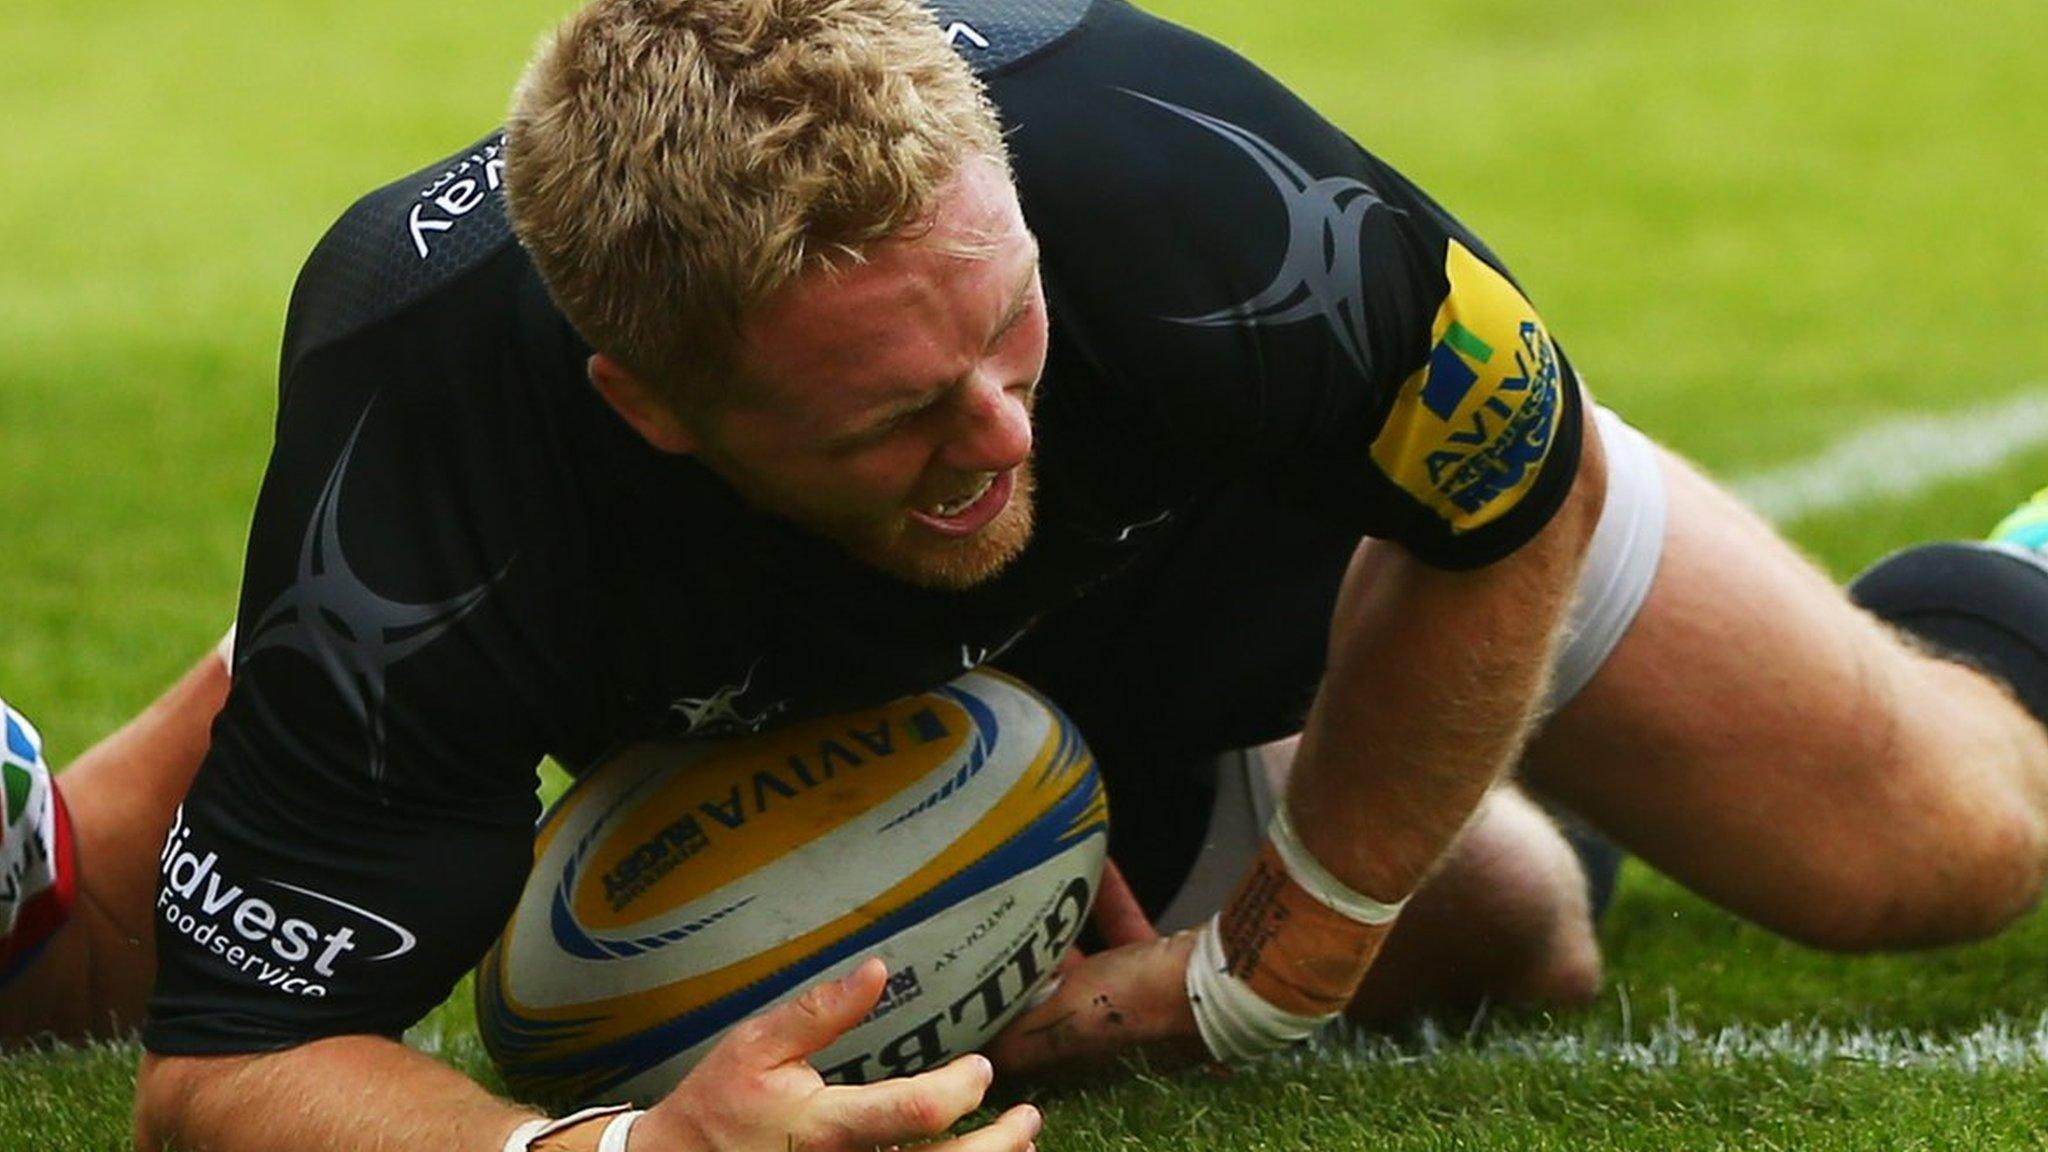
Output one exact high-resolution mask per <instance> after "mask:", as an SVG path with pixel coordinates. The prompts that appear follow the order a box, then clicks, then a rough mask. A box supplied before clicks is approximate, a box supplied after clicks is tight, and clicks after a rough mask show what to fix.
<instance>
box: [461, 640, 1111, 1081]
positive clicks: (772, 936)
mask: <svg viewBox="0 0 2048 1152" xmlns="http://www.w3.org/2000/svg"><path fill="white" fill-rule="evenodd" d="M1108 836H1109V808H1108V801H1107V798H1106V797H1105V795H1104V793H1103V789H1102V783H1101V780H1100V778H1099V777H1098V776H1097V775H1096V772H1095V763H1094V758H1093V757H1092V756H1091V755H1090V754H1089V751H1088V748H1087V745H1086V744H1084V743H1083V742H1082V740H1081V736H1080V734H1079V733H1078V732H1076V731H1075V730H1074V727H1073V725H1072V724H1071V722H1069V721H1068V720H1067V718H1066V717H1065V716H1064V715H1062V714H1061V713H1060V711H1059V710H1058V709H1057V708H1056V707H1054V706H1053V705H1052V704H1051V703H1049V702H1048V701H1046V700H1045V699H1044V698H1042V697H1040V696H1038V695H1037V694H1036V693H1034V692H1033V691H1031V690H1030V689H1029V688H1027V687H1025V686H1024V685H1023V684H1021V683H1019V682H1018V681H1016V680H1013V679H1010V678H1008V677H1005V676H1002V675H999V674H996V673H993V672H986V671H977V672H970V673H968V674H967V675H965V676H962V677H960V678H959V679H958V680H955V681H953V682H952V683H950V684H947V685H946V686H944V687H941V688H938V689H935V690H933V691H930V692H926V693H924V694H922V695H918V696H910V697H905V698H904V699H901V700H897V701H895V702H893V703H890V704H887V705H884V706H882V707H879V708H874V709H869V710H866V711H862V712H856V713H850V714H846V715H841V716H835V717H831V718H828V719H823V720H817V721H812V722H808V723H804V724H800V725H796V726H792V727H790V728H787V729H783V730H780V731H777V732H773V733H769V734H765V735H758V736H751V737H747V738H744V739H739V740H732V741H725V742H721V743H697V744H668V745H644V746H641V747H639V748H636V749H634V750H632V751H629V752H627V753H624V754H622V755H621V756H619V757H618V758H616V759H614V760H612V761H610V762H608V763H607V764H606V765H604V766H603V767H602V768H600V769H598V770H597V771H595V772H593V773H590V774H588V775H586V776H585V777H584V778H582V779H581V780H579V781H578V782H577V784H576V785H575V787H573V788H571V789H570V790H569V792H568V793H567V794H566V795H564V796H563V797H562V799H561V800H560V802H558V803H557V804H556V805H555V806H554V808H553V809H552V810H551V811H550V812H549V813H548V815H547V816H546V817H545V818H544V819H543V821H542V823H541V827H540V831H539V834H538V838H537V840H536V843H535V847H534V869H533V873H532V876H531V877H530V878H529V880H528V882H527V886H526V891H525V893H524V895H523V896H522V897H521V899H520V901H519V904H518V907H517V909H516V911H515V912H514V914H513V916H512V919H511V921H510V922H509V923H508V924H507V926H506V928H505V932H504V935H503V936H502V937H501V938H500V940H499V941H498V943H497V945H496V946H495V947H493V948H492V950H491V952H490V954H489V955H488V956H487V957H486V958H485V960H484V962H483V965H482V967H481V968H480V969H479V970H478V973H477V984H476V988H477V1023H478V1026H479V1030H480V1031H481V1032H482V1034H483V1039H484V1045H485V1047H486V1048H487V1049H488V1050H489V1051H490V1053H491V1056H492V1057H493V1058H494V1059H495V1060H496V1061H497V1063H498V1067H499V1068H500V1070H501V1071H502V1072H503V1073H504V1076H505V1080H506V1083H507V1084H508V1085H510V1086H511V1087H512V1088H513V1089H514V1090H515V1091H517V1092H519V1093H521V1094H522V1095H526V1096H528V1097H530V1098H533V1099H541V1100H547V1101H550V1102H564V1103H567V1102H577V1101H591V1100H617V1099H631V1100H635V1101H639V1102H642V1103H649V1102H652V1101H653V1100H655V1099H658V1098H659V1097H661V1096H662V1095H664V1094H666V1093H667V1092H668V1090H669V1089H670V1088H672V1087H674V1086H675V1084H676V1082H677V1081H678V1080H680V1079H681V1078H682V1076H683V1075H684V1073H686V1072H687V1071H688V1070H689V1069H690V1068H691V1067H692V1066H693V1065H694V1064H695V1063H696V1062H697V1061H698V1060H699V1059H701V1058H702V1057H703V1055H704V1054H705V1052H706V1051H708V1050H709V1049H710V1047H711V1045H712V1044H713V1043H714V1042H715V1041H716V1040H717V1039H718V1037H719V1035H720V1034H721V1033H723V1032H724V1031H725V1030H726V1029H727V1028H729V1027H731V1026H732V1025H733V1024H735V1023H737V1022H738V1021H740V1020H742V1019H744V1018H746V1017H747V1016H750V1015H752V1014H754V1013H756V1012H759V1011H761V1010H762V1009H764V1008H766V1007H768V1006H769V1005H772V1004H775V1003H778V1002H780V1001H782V1000H785V999H789V998H791V997H794V996H796V995H798V994H800V993H801V992H802V991H803V990H804V989H805V988H807V987H809V986H811V985H813V984H816V983H818V982H819V981H822V980H828V979H836V978H838V977H840V976H843V975H845V974H846V973H847V972H850V971H852V970H853V968H854V967H855V966H857V965H858V964H859V963H860V962H861V961H862V960H863V959H865V958H866V957H869V956H880V957H881V958H882V959H883V960H884V961H885V962H886V963H887V965H888V968H889V979H888V984H887V987H886V989H885V991H884V992H883V994H882V999H881V1002H880V1003H879V1004H878V1005H877V1006H876V1007H875V1009H874V1011H873V1012H871V1013H870V1014H869V1015H868V1016H867V1018H866V1019H864V1020H863V1021H861V1023H860V1024H859V1025H857V1026H856V1027H855V1028H854V1029H853V1030H852V1031H850V1032H848V1033H847V1034H846V1035H845V1036H843V1037H841V1038H840V1039H839V1041H838V1042H837V1043H835V1044H833V1045H832V1046H831V1047H830V1048H828V1049H826V1050H825V1051H824V1052H822V1053H820V1054H819V1055H817V1056H816V1057H814V1058H813V1060H812V1062H813V1063H814V1064H815V1065H816V1066H817V1068H818V1069H819V1071H820V1072H822V1073H823V1074H824V1075H825V1077H826V1078H827V1079H828V1080H833V1081H836V1082H844V1083H857V1082H865V1081H869V1080H876V1079H881V1078H884V1077H889V1076H900V1075H907V1074H910V1073H915V1072H918V1071H921V1070H923V1069H926V1068H930V1067H933V1066H935V1065H937V1064H940V1063H943V1062H944V1061H946V1060H949V1059H951V1058H952V1057H954V1056H956V1055H959V1054H961V1053H964V1052H968V1051H971V1050H973V1049H975V1048H976V1047H978V1046H979V1045H981V1044H982V1043H984V1042H986V1041H987V1040H988V1039H989V1038H990V1037H992V1036H993V1035H994V1034H995V1033H996V1032H997V1031H998V1030H1000V1029H1001V1028H1002V1026H1003V1025H1004V1024H1005V1023H1007V1022H1008V1021H1009V1020H1010V1018H1011V1017H1012V1016H1014V1015H1016V1013H1017V1012H1018V1011H1020V1010H1021V1009H1022V1007H1023V1006H1024V1004H1025V1003H1026V1002H1027V1001H1028V1000H1029V999H1030V997H1031V995H1032V993H1033V992H1034V991H1035V990H1036V989H1037V988H1038V987H1039V986H1040V985H1041V984H1042V983H1043V982H1044V981H1045V979H1046V978H1047V977H1048V976H1050V975H1051V973H1052V972H1053V969H1054V968H1055V966H1056V965H1057V964H1058V962H1059V959H1060V957H1061V955H1062V954H1063V953H1064V952H1065V950H1066V948H1067V946H1068V945H1069V944H1070V943H1071V942H1072V941H1073V939H1074V937H1075V935H1076V934H1077V933H1078V932H1079V931H1080V929H1081V926H1082V924H1083V922H1084V921H1085V919H1086V917H1087V913H1088V909H1089V907H1090V906H1091V904H1092V903H1093V901H1094V896H1095V890H1096V885H1097V883H1098V881H1099V879H1100V876H1101V871H1102V861H1103V856H1104V853H1105V851H1106V849H1107V845H1108Z"/></svg>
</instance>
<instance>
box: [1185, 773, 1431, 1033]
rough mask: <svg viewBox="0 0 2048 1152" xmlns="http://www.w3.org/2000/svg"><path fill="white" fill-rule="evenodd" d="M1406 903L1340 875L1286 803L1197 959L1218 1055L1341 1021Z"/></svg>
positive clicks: (1198, 1017)
mask: <svg viewBox="0 0 2048 1152" xmlns="http://www.w3.org/2000/svg"><path fill="white" fill-rule="evenodd" d="M1407 903H1408V901H1407V899H1406V898H1405V897H1404V898H1402V899H1400V900H1396V901H1392V902H1388V901H1384V900H1378V899H1375V898H1373V897H1371V896H1367V895H1366V894H1365V893H1363V892H1359V891H1357V890H1356V889H1353V888H1351V887H1350V886H1348V885H1346V884H1344V883H1343V882H1342V881H1340V880H1338V879H1337V878H1336V876H1334V875H1332V874H1331V872H1330V870H1329V869H1327V868H1325V867H1323V865H1322V863H1321V862H1320V861H1318V860H1317V859H1316V858H1315V857H1314V856H1312V855H1310V854H1309V851H1308V848H1307V847H1306V846H1304V845H1303V844H1302V842H1301V837H1300V835H1299V834H1298V833H1296V832H1295V830H1294V823H1293V821H1292V820H1290V819H1289V818H1288V815H1287V807H1286V805H1285V804H1284V803H1283V804H1282V805H1281V806H1280V808H1279V810H1278V811H1276V812H1274V814H1273V819H1272V822H1271V823H1270V824H1269V825H1268V826H1267V836H1266V843H1265V844H1264V845H1263V846H1261V848H1260V850H1259V854H1258V857H1257V858H1256V859H1255V860H1253V862H1252V866H1251V870H1250V871H1249V872H1247V873H1246V874H1245V877H1244V879H1243V880H1242V881H1240V882H1239V883H1238V886H1237V888H1236V890H1235V891H1233V892H1232V893H1231V895H1230V899H1229V901H1228V902H1226V903H1225V904H1224V905H1223V910H1222V911H1221V912H1218V913H1217V914H1216V915H1215V916H1214V917H1213V918H1211V919H1210V920H1209V922H1208V923H1206V924H1204V925H1202V929H1201V931H1200V933H1198V934H1197V936H1196V938H1195V947H1194V951H1193V952H1192V953H1190V955H1189V956H1188V969H1187V980H1186V986H1187V993H1188V1005H1189V1007H1191V1008H1192V1009H1193V1010H1194V1015H1195V1025H1196V1027H1197V1028H1199V1029H1200V1030H1201V1033H1202V1041H1203V1043H1205V1044H1207V1045H1208V1047H1209V1052H1210V1054H1211V1055H1213V1056H1215V1057H1216V1058H1217V1059H1218V1060H1224V1061H1235V1060H1245V1059H1249V1058H1251V1057H1254V1056H1262V1055H1264V1054H1266V1053H1268V1052H1272V1051H1275V1050H1276V1049H1280V1048H1284V1047H1286V1046H1287V1045H1289V1044H1293V1043H1296V1042H1297V1041H1300V1040H1304V1039H1306V1038H1307V1037H1309V1036H1310V1035H1311V1034H1313V1033H1314V1032H1315V1031H1316V1030H1317V1029H1319V1028H1321V1027H1322V1026H1323V1025H1324V1024H1326V1023H1328V1022H1329V1021H1331V1020H1334V1019H1336V1017H1337V1016H1338V1014H1340V1013H1341V1012H1343V1010H1344V1006H1345V1005H1346V1004H1348V1003H1350V1002H1351V997H1352V996H1353V995H1355V994H1356V993H1357V991H1358V985H1359V984H1360V982H1362V981H1363V980H1364V979H1365V973H1366V969H1368V968H1370V967H1371V966H1372V960H1373V957H1374V956H1375V955H1377V954H1378V952H1379V948H1380V943H1381V941H1383V940H1384V939H1385V938H1386V935H1387V925H1388V924H1390V923H1392V921H1393V920H1394V918H1395V917H1396V916H1399V915H1400V914H1401V909H1402V907H1403V906H1405V905H1406V904H1407Z"/></svg>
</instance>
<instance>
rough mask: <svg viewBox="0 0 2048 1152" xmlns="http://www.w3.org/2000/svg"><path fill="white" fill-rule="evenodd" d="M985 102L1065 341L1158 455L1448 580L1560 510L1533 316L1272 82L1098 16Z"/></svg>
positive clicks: (1564, 475) (1557, 393)
mask: <svg viewBox="0 0 2048 1152" xmlns="http://www.w3.org/2000/svg"><path fill="white" fill-rule="evenodd" d="M992 86H993V88H994V90H995V91H996V92H997V95H998V102H999V105H1000V107H1001V108H1002V109H1003V112H1004V114H1005V117H1006V124H1005V127H1006V129H1007V130H1008V131H1009V132H1010V139H1011V141H1012V146H1013V149H1014V151H1015V154H1016V160H1017V168H1018V171H1019V177H1020V184H1021V185H1022V186H1023V189H1024V196H1023V199H1024V203H1025V205H1026V212H1027V217H1028V218H1029V222H1030V223H1031V225H1032V227H1033V228H1034V229H1035V230H1036V231H1038V233H1039V235H1040V238H1041V245H1042V247H1043V249H1044V251H1045V252H1046V276H1047V281H1048V291H1049V292H1051V293H1052V294H1053V296H1054V300H1055V305H1056V312H1055V322H1056V328H1055V339H1056V341H1057V340H1065V341H1068V342H1069V343H1070V345H1071V347H1072V348H1073V349H1074V350H1075V354H1074V356H1073V360H1074V361H1075V362H1077V363H1084V364H1087V365H1090V366H1095V367H1099V368H1100V369H1101V370H1102V373H1103V375H1104V377H1105V378H1107V379H1109V380H1110V381H1111V383H1110V384H1109V385H1107V386H1110V387H1121V388H1126V389H1129V390H1131V391H1132V392H1133V393H1134V394H1135V398H1134V402H1135V403H1137V404H1139V405H1141V406H1143V408H1144V409H1145V411H1144V413H1143V419H1144V421H1145V422H1146V423H1147V424H1149V425H1151V426H1156V427H1158V428H1160V429H1163V430H1164V432H1163V435H1164V436H1165V437H1166V439H1167V440H1168V442H1169V443H1168V448H1169V449H1170V452H1169V453H1168V455H1169V456H1170V458H1172V459H1174V460H1176V461H1178V462H1179V463H1180V464H1181V466H1183V467H1187V468H1189V469H1192V470H1196V471H1199V472H1201V473H1203V474H1205V475H1209V476H1250V477H1252V478H1254V479H1255V480H1257V481H1259V482H1261V483H1267V484H1270V485H1271V486H1272V487H1274V488H1275V489H1277V490H1278V491H1279V492H1280V493H1281V494H1283V495H1284V496H1286V497H1288V498H1289V499H1291V500H1293V501H1296V502H1299V503H1300V504H1302V505H1304V506H1307V507H1310V508H1312V509H1314V510H1316V511H1318V512H1321V513H1325V514H1327V515H1328V516H1329V517H1332V518H1335V519H1337V520H1339V521H1341V522H1343V523H1345V524H1347V525H1349V526H1351V527H1354V528H1356V529H1357V530H1358V531H1360V532H1362V533H1365V534H1370V535H1373V536H1379V537H1384V538H1388V539H1392V540H1395V541H1398V542H1400V543H1402V544H1404V545H1406V546H1407V547H1409V548H1410V549H1411V550H1413V551H1414V552H1416V553H1417V554H1418V555H1420V556H1421V557H1422V558H1423V559H1425V560H1426V561H1429V562H1431V563H1434V564H1438V565H1441V566H1446V567H1471V566H1476V565H1480V564H1485V563H1489V562H1491V561H1493V560H1496V559H1498V558H1500V557H1501V556H1504V555H1506V554H1508V553H1510V552H1512V551H1513V550H1514V549H1515V548H1517V547H1519V546H1520V545H1521V544H1522V543H1523V542H1524V541H1526V540H1528V539H1529V538H1530V537H1532V536H1534V535H1535V534H1536V533H1537V532H1538V531H1539V530H1540V529H1541V528H1542V526H1543V525H1544V524H1545V523H1546V522H1547V521H1548V520H1549V518H1550V516H1551V515H1552V513H1553V512H1554V511H1555V510H1556V508H1557V507H1558V506H1559V504H1561V503H1562V500H1563V497H1564V495H1565V493H1566V492H1567V491H1568V490H1569V488H1570V486H1571V481H1572V479H1573V476H1574V474H1575V472H1576V468H1577V462H1578V451H1579V445H1580V420H1581V412H1580V400H1579V396H1578V389H1577V387H1576V384H1575V382H1574V379H1573V376H1572V373H1571V370H1570V367H1569V365H1568V364H1567V363H1566V361H1565V359H1564V357H1563V355H1562V354H1561V353H1560V352H1559V350H1558V348H1557V345H1556V343H1555V341H1554V340H1553V339H1552V337H1551V335H1550V333H1549V331H1548V329H1547V328H1546V327H1545V325H1544V322H1543V320H1542V318H1541V316H1540V315H1539V314H1538V313H1537V311H1536V309H1535V308H1534V307H1533V306H1532V305H1531V304H1530V303H1529V301H1528V299H1527V298H1526V296H1525V295H1524V294H1523V292H1522V290H1521V288H1520V287H1519V286H1518V285H1517V284H1516V283H1515V281H1514V280H1513V279H1512V278H1511V277H1510V276H1509V275H1508V273H1507V271H1506V270H1505V266H1504V265H1503V264H1502V263H1501V262H1500V260H1499V259H1498V258H1497V257H1496V256H1495V255H1494V254H1493V253H1492V252H1491V251H1489V250H1488V249H1487V248H1486V246H1485V245H1484V244H1483V243H1481V242H1480V241H1479V239H1478V238H1477V237H1476V236H1474V235H1473V234H1472V233H1471V232H1470V231H1469V230H1468V229H1466V228H1465V227H1464V226H1463V225H1461V224H1460V223H1458V221H1456V220H1455V219H1454V218H1453V217H1451V215H1450V214H1449V213H1447V212H1445V211H1444V210H1443V209H1442V208H1440V207H1439V206H1438V205H1436V204H1435V203H1434V202H1433V201H1432V200H1430V198H1429V197H1427V196H1426V195H1424V194H1423V193H1422V192H1421V191H1420V190H1419V189H1417V188H1416V187H1415V186H1414V185H1412V184H1411V183H1409V182H1408V181H1407V180H1405V179H1403V178H1402V177H1401V176H1400V175H1399V174H1398V173H1396V172H1395V171H1394V170H1393V169H1392V168H1390V167H1388V166H1387V165H1385V164H1384V163H1382V162H1380V161H1379V160H1377V159H1376V158H1374V157H1373V156H1371V155H1370V154H1368V153H1367V152H1365V151H1364V150H1363V149H1362V148H1360V147H1359V146H1358V145H1357V144H1356V143H1354V142H1353V141H1352V140H1351V139H1350V138H1349V137H1347V136H1346V135H1345V134H1344V133H1343V132H1341V131H1339V130H1337V129H1336V128H1335V127H1333V126H1331V125H1330V124H1329V123H1328V122H1326V121H1325V120H1323V119H1322V118H1321V117H1320V116H1318V115H1317V114H1316V113H1315V112H1314V111H1312V110H1311V109H1309V108H1308V107H1307V106H1305V105H1304V104H1302V103H1301V102H1300V101H1299V100H1298V99H1296V98H1295V97H1294V96H1293V95H1292V94H1290V93H1288V92H1287V91H1286V90H1285V89H1284V88H1282V87H1281V86H1280V85H1279V84H1278V83H1276V82H1275V81H1273V80H1272V79H1271V78H1270V77H1268V76H1266V75H1264V74H1263V73H1261V72H1260V71H1259V70H1258V69H1257V68H1255V67H1253V66H1252V65H1251V64H1249V63H1247V62H1246V61H1244V60H1243V59H1241V58H1239V57H1237V56H1235V55H1234V54H1232V53H1230V52H1228V51H1226V50H1224V49H1223V48H1221V47H1219V46H1217V45H1215V44H1213V43H1211V42H1209V41H1207V40H1205V39H1203V38H1201V37H1199V36H1196V35H1194V34H1193V33H1190V32H1187V31H1185V30H1183V29H1180V28H1176V27H1174V26H1172V25H1169V24H1166V23H1164V22H1162V21H1159V20H1156V19H1154V18H1152V17H1149V16H1146V15H1144V14H1142V13H1139V12H1137V11H1136V10H1135V9H1132V8H1130V7H1128V6H1126V5H1124V4H1122V3H1120V2H1116V0H1098V2H1097V3H1095V4H1093V5H1092V6H1091V7H1090V8H1089V10H1088V13H1087V16H1086V18H1085V20H1084V21H1083V22H1082V23H1081V25H1080V26H1079V28H1078V29H1077V30H1076V31H1075V32H1074V33H1073V34H1072V35H1069V36H1068V37H1066V38H1065V39H1064V40H1063V41H1061V42H1060V43H1058V44H1057V45H1055V46H1054V47H1053V48H1051V49H1050V50H1049V51H1048V52H1047V53H1046V54H1045V55H1043V56H1042V57H1040V58H1038V59H1036V60H1034V61H1031V62H1029V63H1027V64H1025V65H1022V66H1019V67H1016V68H1014V69H1012V70H1011V71H1007V72H1002V73H999V74H997V75H996V76H995V77H994V78H993V79H992ZM1061 324H1064V325H1065V326H1066V328H1067V331H1066V332H1065V333H1064V334H1062V333H1061V332H1060V331H1059V329H1058V326H1059V325H1061ZM1056 348H1057V345H1056Z"/></svg>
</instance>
